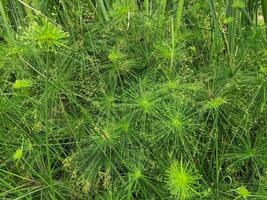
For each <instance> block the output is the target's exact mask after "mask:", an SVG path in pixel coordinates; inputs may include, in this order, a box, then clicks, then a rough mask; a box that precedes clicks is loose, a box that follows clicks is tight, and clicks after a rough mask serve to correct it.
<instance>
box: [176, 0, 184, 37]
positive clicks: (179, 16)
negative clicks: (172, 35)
mask: <svg viewBox="0 0 267 200" xmlns="http://www.w3.org/2000/svg"><path fill="white" fill-rule="evenodd" d="M183 9H184V0H180V1H178V8H177V16H176V17H177V18H176V32H177V33H178V32H179V31H180V26H181V22H182V18H183Z"/></svg>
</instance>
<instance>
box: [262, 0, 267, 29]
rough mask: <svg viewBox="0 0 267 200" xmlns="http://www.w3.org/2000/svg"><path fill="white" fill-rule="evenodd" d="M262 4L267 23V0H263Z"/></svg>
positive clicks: (266, 22) (266, 23)
mask: <svg viewBox="0 0 267 200" xmlns="http://www.w3.org/2000/svg"><path fill="white" fill-rule="evenodd" d="M261 6H262V13H263V17H264V21H265V25H267V0H261Z"/></svg>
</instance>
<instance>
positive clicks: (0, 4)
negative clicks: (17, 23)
mask: <svg viewBox="0 0 267 200" xmlns="http://www.w3.org/2000/svg"><path fill="white" fill-rule="evenodd" d="M0 17H1V18H2V19H3V22H4V28H5V30H6V33H7V37H8V38H9V39H10V40H12V38H13V34H12V30H11V27H10V22H9V18H8V15H7V13H6V11H5V6H4V1H0Z"/></svg>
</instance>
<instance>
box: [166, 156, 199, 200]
mask: <svg viewBox="0 0 267 200" xmlns="http://www.w3.org/2000/svg"><path fill="white" fill-rule="evenodd" d="M167 176H168V181H167V184H168V186H169V190H170V192H171V193H172V194H173V195H174V196H175V197H176V198H179V199H190V198H192V197H193V196H195V195H197V194H198V192H197V185H198V179H199V177H198V175H197V173H196V172H195V170H194V168H193V167H192V166H190V164H189V163H184V162H183V161H182V160H181V161H180V162H178V161H176V162H174V163H172V164H171V166H170V168H169V169H168V171H167Z"/></svg>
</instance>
